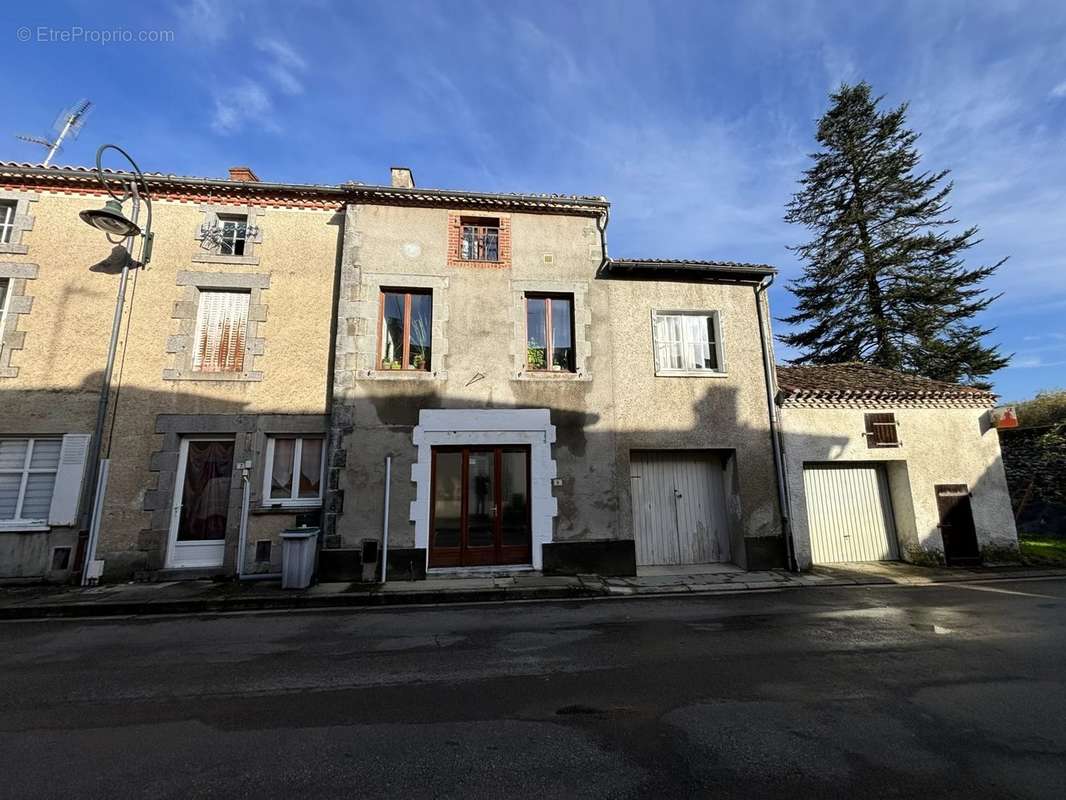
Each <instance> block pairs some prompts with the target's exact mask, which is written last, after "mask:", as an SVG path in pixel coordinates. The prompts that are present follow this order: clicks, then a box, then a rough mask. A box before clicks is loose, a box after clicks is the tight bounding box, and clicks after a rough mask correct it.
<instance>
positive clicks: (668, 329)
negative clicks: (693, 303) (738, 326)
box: [652, 311, 725, 375]
mask: <svg viewBox="0 0 1066 800" xmlns="http://www.w3.org/2000/svg"><path fill="white" fill-rule="evenodd" d="M652 338H653V342H654V346H655V372H656V374H659V375H662V374H665V375H670V374H697V375H698V374H701V373H706V374H714V373H722V372H724V371H725V370H724V368H723V359H722V342H721V331H720V329H719V322H718V312H717V311H696V312H692V311H657V312H655V313H654V314H653V315H652Z"/></svg>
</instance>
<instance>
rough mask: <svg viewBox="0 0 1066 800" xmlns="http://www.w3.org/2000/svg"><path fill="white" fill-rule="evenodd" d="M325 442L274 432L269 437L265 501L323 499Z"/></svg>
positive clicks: (300, 503)
mask: <svg viewBox="0 0 1066 800" xmlns="http://www.w3.org/2000/svg"><path fill="white" fill-rule="evenodd" d="M324 445H325V441H324V440H323V439H322V438H299V437H287V436H271V437H270V438H269V439H267V461H266V463H267V469H266V474H265V475H264V477H263V505H282V506H307V505H318V504H319V503H321V502H322V464H323V458H324V456H325V452H326V449H325V446H324Z"/></svg>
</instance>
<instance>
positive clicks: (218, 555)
mask: <svg viewBox="0 0 1066 800" xmlns="http://www.w3.org/2000/svg"><path fill="white" fill-rule="evenodd" d="M232 481H233V440H232V439H210V438H200V437H195V438H188V439H183V440H182V442H181V454H180V456H179V458H178V471H177V478H176V480H175V484H174V505H173V507H172V508H171V513H170V541H169V544H168V547H167V566H168V567H219V566H222V559H223V557H224V555H225V547H226V527H227V523H228V521H229V501H230V486H231V483H232Z"/></svg>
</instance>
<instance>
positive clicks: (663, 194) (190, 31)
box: [0, 0, 1066, 400]
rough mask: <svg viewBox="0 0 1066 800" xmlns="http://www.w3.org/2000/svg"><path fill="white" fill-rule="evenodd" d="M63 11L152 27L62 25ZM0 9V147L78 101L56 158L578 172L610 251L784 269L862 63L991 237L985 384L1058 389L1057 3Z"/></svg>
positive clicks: (1065, 340) (483, 184) (280, 170)
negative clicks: (998, 358) (604, 223)
mask: <svg viewBox="0 0 1066 800" xmlns="http://www.w3.org/2000/svg"><path fill="white" fill-rule="evenodd" d="M105 11H106V20H105V19H104V16H105ZM20 26H28V27H29V28H30V30H31V37H30V41H28V42H20V41H18V35H17V29H18V28H19V27H20ZM77 26H80V27H81V28H83V29H84V30H85V31H90V30H91V31H102V32H104V33H106V32H111V31H115V30H116V29H119V30H126V31H130V32H132V33H133V35H134V36H136V35H137V32H138V31H142V30H147V31H159V30H163V31H172V32H173V35H172V41H170V42H161V43H137V42H125V43H123V42H118V43H116V42H112V43H109V44H104V43H99V42H94V41H79V42H70V41H67V42H64V41H62V40H61V37H62V35H63V33H62V32H63V31H68V30H71V29H74V28H76V27H77ZM5 27H7V28H8V29H9V30H8V31H7V32H6V33H5V32H3V31H0V36H7V38H8V41H7V42H5V43H4V45H3V47H2V48H0V64H2V66H3V73H4V74H6V75H7V76H9V78H10V77H12V76H17V79H15V80H9V81H7V82H5V83H6V86H5V102H4V103H3V104H0V142H2V143H3V146H2V147H0V157H3V158H9V159H17V160H35V159H37V158H39V154H38V152H37V151H36V150H35V149H34V148H32V147H31V146H30V145H26V144H23V143H21V142H18V141H16V140H15V139H14V138H13V137H14V134H16V133H21V132H27V133H37V134H41V133H46V132H47V131H48V129H49V126H50V125H51V122H52V120H53V118H54V117H55V115H56V113H57V112H58V111H59V110H60V109H61V108H62V107H63V106H65V105H69V104H70V103H72V102H74V101H75V100H77V99H79V98H82V97H88V98H91V99H92V100H93V101H94V103H95V104H96V108H95V110H94V111H93V113H92V116H91V117H90V119H89V121H88V124H87V126H86V128H85V131H84V133H83V134H82V136H81V138H80V139H78V140H77V141H75V142H72V143H71V144H70V145H69V146H68V147H67V148H66V150H65V152H64V153H63V154H62V155H61V156H60V157H59V158H58V159H57V160H58V162H59V163H78V164H87V163H90V162H91V160H92V157H93V152H94V150H95V147H96V145H97V144H98V143H100V142H105V141H110V142H116V143H120V144H122V145H124V146H125V147H126V148H127V149H129V150H130V151H131V152H132V153H134V154H135V156H136V157H137V158H138V160H139V161H140V162H141V165H142V167H143V168H144V169H145V170H158V171H166V172H177V173H185V174H193V175H214V176H220V177H221V176H224V175H225V173H226V168H227V167H228V166H230V165H234V164H249V165H251V166H252V167H253V168H254V169H255V170H256V171H257V172H258V173H259V175H260V177H262V178H263V179H264V180H277V181H294V182H326V183H332V182H341V181H346V180H359V181H364V182H368V183H374V182H378V183H381V182H387V180H388V167H389V166H390V165H393V164H404V165H408V166H410V167H411V168H412V169H413V170H414V174H415V179H416V181H417V182H418V183H419V185H423V186H433V187H447V188H460V189H475V190H483V191H521V192H566V193H577V194H603V195H606V196H607V197H608V198H610V200H611V201H612V204H613V211H612V221H611V227H610V240H609V246H610V251H611V254H612V255H614V256H629V257H670V258H686V257H687V258H721V259H732V260H738V261H758V262H768V263H772V264H775V265H777V266H778V267H780V268H781V270H782V272H783V276H782V277H783V278H784V279H787V278H789V277H794V276H795V275H797V274H798V272H799V265H798V264H797V263H796V261H795V259H794V258H793V257H792V255H791V253H789V252H788V251H787V250H786V249H785V246H786V245H787V244H795V243H797V242H799V241H802V240H803V238H804V236H805V233H804V231H803V230H801V229H799V228H795V227H791V226H788V225H786V224H785V223H784V222H783V221H782V214H783V207H784V205H785V203H786V202H787V201H788V199H789V197H790V195H791V193H792V191H793V190H794V187H795V181H796V179H797V178H798V176H799V174H800V172H801V170H802V169H803V168H804V167H805V166H806V164H807V158H806V154H807V153H808V152H810V151H811V149H812V148H813V147H814V142H813V135H814V127H815V120H816V119H817V118H818V117H819V116H820V114H821V113H822V112H823V111H824V109H825V107H826V104H827V94H828V92H829V91H830V90H831V89H833V88H835V87H836V86H837V85H838V84H839V83H840V82H841V81H851V82H854V81H857V80H859V79H863V78H865V79H866V80H868V81H870V82H871V83H872V84H873V86H874V89H875V90H876V91H877V92H879V93H881V94H884V95H885V96H886V103H889V104H896V103H899V102H902V101H904V100H908V101H910V103H911V112H910V123H911V125H912V127H914V128H916V129H917V130H919V131H921V132H922V138H921V140H920V147H921V150H922V152H923V154H924V156H925V166H926V167H928V168H936V169H940V168H949V169H951V170H952V171H953V178H954V180H955V183H956V189H955V193H954V196H953V205H954V213H955V215H956V216H957V217H958V218H959V219H960V221H961V222H963V223H966V224H976V225H979V226H980V227H981V235H982V237H983V239H984V242H983V243H982V244H981V245H979V246H978V247H975V248H974V249H973V250H972V251H971V259H972V261H971V263H973V264H974V265H976V264H979V263H986V262H988V261H993V260H996V259H998V258H999V257H1002V256H1005V255H1009V256H1010V257H1011V258H1010V261H1008V262H1007V264H1006V265H1005V266H1004V267H1003V268H1002V269H1001V272H1000V274H999V276H998V277H997V278H996V279H995V280H994V281H993V282H992V284H991V288H992V289H993V290H994V291H996V292H1002V293H1003V297H1002V298H1001V299H1000V300H999V301H998V302H997V303H996V304H995V305H994V306H993V307H992V308H991V309H990V310H989V312H987V314H986V316H985V318H984V320H983V321H984V322H985V323H986V324H989V325H993V326H996V327H997V331H996V332H995V334H993V336H992V337H991V338H992V339H993V340H994V341H997V342H1000V343H1001V344H1002V345H1003V348H1004V349H1005V350H1006V351H1007V352H1013V353H1015V356H1014V360H1013V362H1012V365H1011V366H1010V367H1009V368H1007V369H1005V370H1003V371H1001V372H999V373H997V374H996V375H995V376H994V382H995V386H996V389H997V391H999V392H1000V393H1001V394H1002V395H1003V396H1004V398H1005V399H1007V400H1012V399H1021V398H1024V397H1027V396H1030V395H1032V394H1033V393H1035V392H1036V391H1038V390H1040V389H1046V388H1054V387H1062V386H1066V242H1064V239H1066V48H1064V47H1063V42H1064V41H1066V3H1062V2H1048V3H1037V2H998V3H996V2H981V3H955V2H946V1H943V2H916V3H903V2H891V3H878V2H864V3H861V4H860V3H853V2H841V3H828V2H827V3H822V2H800V1H798V0H797V1H793V2H780V3H758V2H745V3H734V2H720V3H717V2H700V3H685V2H679V1H678V0H663V1H662V2H659V3H647V2H642V0H617V1H616V2H596V1H595V0H584V1H583V2H580V3H578V2H551V1H550V0H541V1H540V2H535V3H523V2H515V3H486V4H480V3H478V2H476V0H463V2H438V3H429V2H399V1H395V2H381V3H371V2H362V3H352V2H326V1H325V0H321V1H306V0H305V1H303V2H301V0H288V1H287V2H284V3H268V2H241V0H229V2H223V0H191V2H172V3H143V2H139V3H135V4H128V5H125V4H123V3H122V2H115V1H114V0H112V2H110V3H106V4H101V3H100V2H99V1H98V0H93V2H66V3H61V2H60V3H46V2H39V3H36V4H25V3H22V4H18V5H17V6H15V7H13V8H12V9H9V10H8V15H7V16H6V22H5ZM42 30H43V38H44V39H45V40H42V38H41V33H42ZM50 31H55V32H57V33H53V32H50ZM81 36H82V37H86V38H87V37H88V34H81ZM102 36H103V33H101V34H94V38H97V39H99V38H101V37H102ZM49 38H54V39H56V40H54V41H47V39H49ZM783 283H784V280H781V281H780V284H782V285H779V286H777V287H775V288H774V290H773V294H772V302H773V305H774V312H775V314H776V315H779V316H780V315H783V314H785V313H787V312H788V310H789V308H790V306H791V297H790V295H789V293H788V292H787V290H785V289H784V288H783ZM778 327H779V329H783V328H782V326H780V325H779V326H778ZM779 347H780V346H779ZM779 355H781V356H787V352H785V351H784V350H783V349H781V351H780V352H779Z"/></svg>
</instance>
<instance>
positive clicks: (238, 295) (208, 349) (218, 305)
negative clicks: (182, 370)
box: [192, 291, 250, 372]
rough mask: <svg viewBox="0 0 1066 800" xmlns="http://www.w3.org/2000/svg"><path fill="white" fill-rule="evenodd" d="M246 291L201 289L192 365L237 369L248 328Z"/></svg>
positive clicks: (202, 369) (203, 369) (241, 366)
mask: <svg viewBox="0 0 1066 800" xmlns="http://www.w3.org/2000/svg"><path fill="white" fill-rule="evenodd" d="M249 297H250V295H249V293H248V292H233V291H201V292H200V304H199V307H198V308H197V311H196V338H195V341H194V345H195V350H194V351H193V359H192V368H193V370H194V371H196V372H241V371H242V370H243V369H244V351H245V335H246V333H247V329H248V299H249Z"/></svg>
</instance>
